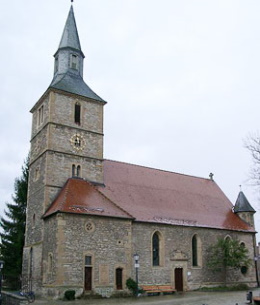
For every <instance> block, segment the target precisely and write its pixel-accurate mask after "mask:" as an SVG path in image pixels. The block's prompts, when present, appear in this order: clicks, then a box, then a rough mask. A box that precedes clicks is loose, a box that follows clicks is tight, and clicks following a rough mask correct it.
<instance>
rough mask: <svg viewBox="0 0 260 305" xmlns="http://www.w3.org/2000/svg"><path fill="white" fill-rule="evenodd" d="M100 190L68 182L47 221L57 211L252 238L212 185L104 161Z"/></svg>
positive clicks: (51, 209) (204, 181)
mask: <svg viewBox="0 0 260 305" xmlns="http://www.w3.org/2000/svg"><path fill="white" fill-rule="evenodd" d="M104 184H105V186H93V185H90V184H89V183H88V182H86V181H84V180H81V179H69V180H68V182H67V183H66V184H65V186H64V187H63V189H62V191H61V193H60V194H59V196H58V197H57V199H56V200H55V201H54V202H53V204H52V205H51V207H50V209H49V210H48V211H47V212H46V214H45V216H49V215H50V214H52V213H54V212H57V211H61V212H71V213H80V214H82V213H84V214H95V215H103V216H114V217H125V218H132V217H133V218H135V221H142V222H153V223H164V224H173V225H185V226H198V227H208V228H219V229H230V230H242V231H251V232H254V229H253V228H252V227H250V226H249V225H247V224H246V223H245V222H244V221H242V220H241V219H240V218H239V217H238V215H236V214H234V213H233V212H232V208H233V205H232V203H231V202H230V201H229V200H228V198H227V197H226V196H225V194H224V193H223V192H222V191H221V189H220V188H219V187H218V185H217V184H216V183H215V182H214V181H212V180H211V179H204V178H198V177H193V176H187V175H182V174H177V173H173V172H167V171H162V170H158V169H153V168H147V167H143V166H137V165H132V164H127V163H122V162H116V161H110V160H105V161H104ZM99 209H100V210H99Z"/></svg>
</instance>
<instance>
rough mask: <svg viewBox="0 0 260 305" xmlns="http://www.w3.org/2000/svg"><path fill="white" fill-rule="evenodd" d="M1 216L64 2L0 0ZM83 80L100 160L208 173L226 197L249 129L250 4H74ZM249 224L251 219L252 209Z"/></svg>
mask: <svg viewBox="0 0 260 305" xmlns="http://www.w3.org/2000/svg"><path fill="white" fill-rule="evenodd" d="M0 2H1V18H0V37H1V48H0V62H1V71H2V73H1V82H0V103H1V111H0V124H1V129H0V136H1V148H0V160H1V171H0V198H1V200H0V213H1V214H2V213H3V209H4V208H5V202H10V201H11V194H12V193H13V184H14V179H15V177H18V176H20V175H21V166H22V165H23V162H24V160H25V158H26V156H27V154H28V152H29V147H30V145H29V141H30V133H31V114H30V112H29V110H30V109H31V108H32V106H33V105H34V104H35V103H36V102H37V100H38V99H39V98H40V97H41V95H42V94H43V93H44V91H45V90H46V89H47V88H48V86H49V84H50V82H51V80H52V76H53V66H54V59H53V54H54V53H55V52H56V50H57V48H58V45H59V42H60V38H61V35H62V31H63V27H64V25H65V21H66V18H67V15H68V11H69V8H70V1H69V0H55V1H53V0H44V1H40V0H37V1H35V0H27V1H21V0H9V1H3V0H1V1H0ZM74 12H75V17H76V22H77V27H78V31H79V36H80V41H81V47H82V50H83V52H84V53H85V56H86V58H85V69H84V79H85V81H86V83H87V84H88V85H89V86H90V87H91V88H92V89H93V90H94V91H95V92H96V93H97V94H98V95H99V96H101V97H102V98H103V99H104V100H106V101H107V102H108V104H107V105H106V106H105V130H104V132H105V146H104V157H105V158H107V159H112V160H118V161H124V162H130V163H135V164H140V165H144V166H149V167H155V168H159V169H164V170H169V171H174V172H179V173H184V174H189V175H194V176H199V177H205V178H208V176H209V173H210V172H212V173H214V180H215V181H216V182H217V184H218V185H219V186H220V187H221V188H222V190H223V191H224V193H225V194H226V195H227V197H228V198H229V199H230V200H231V202H232V203H233V204H234V203H235V201H236V198H237V196H238V193H239V191H240V188H239V185H242V190H243V192H244V193H245V195H246V196H247V198H248V200H249V201H250V203H251V205H252V206H253V207H254V208H255V209H256V210H258V214H260V211H259V210H260V208H259V207H260V204H259V191H258V192H257V191H256V189H255V188H254V187H252V185H251V183H250V181H248V178H249V170H250V166H251V157H250V154H249V152H248V151H247V150H246V149H245V148H244V144H243V139H245V138H246V136H247V135H248V133H252V132H256V131H257V130H259V115H260V102H259V101H260V92H259V84H260V73H259V69H260V57H259V54H260V39H259V38H260V18H259V16H260V1H259V0H243V1H239V0H211V1H209V0H204V1H202V0H196V1H195V0H160V1H155V0H109V1H108V0H75V1H74ZM256 224H257V228H258V231H260V218H259V216H258V217H256Z"/></svg>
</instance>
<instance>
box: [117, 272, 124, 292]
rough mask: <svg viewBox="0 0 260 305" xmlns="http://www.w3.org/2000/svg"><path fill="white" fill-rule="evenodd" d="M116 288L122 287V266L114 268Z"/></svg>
mask: <svg viewBox="0 0 260 305" xmlns="http://www.w3.org/2000/svg"><path fill="white" fill-rule="evenodd" d="M116 289H117V290H122V289H123V269H122V268H117V269H116Z"/></svg>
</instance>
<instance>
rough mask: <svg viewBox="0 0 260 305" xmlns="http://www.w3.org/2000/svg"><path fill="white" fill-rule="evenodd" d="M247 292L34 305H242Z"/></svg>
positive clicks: (257, 293)
mask: <svg viewBox="0 0 260 305" xmlns="http://www.w3.org/2000/svg"><path fill="white" fill-rule="evenodd" d="M252 292H253V296H260V288H257V289H253V290H252ZM246 295H247V291H235V292H185V293H183V294H174V295H167V296H159V297H157V296H153V297H140V298H125V299H122V298H120V299H98V300H75V301H49V300H43V299H41V300H36V301H35V303H34V304H36V305H47V304H48V305H113V304H116V305H121V304H124V305H147V304H153V305H203V304H205V305H242V304H243V305H244V304H247V302H248V301H247V300H246Z"/></svg>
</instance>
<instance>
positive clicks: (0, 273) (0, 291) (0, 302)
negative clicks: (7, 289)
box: [0, 261, 4, 305]
mask: <svg viewBox="0 0 260 305" xmlns="http://www.w3.org/2000/svg"><path fill="white" fill-rule="evenodd" d="M3 267H4V261H0V305H2V269H3Z"/></svg>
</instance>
